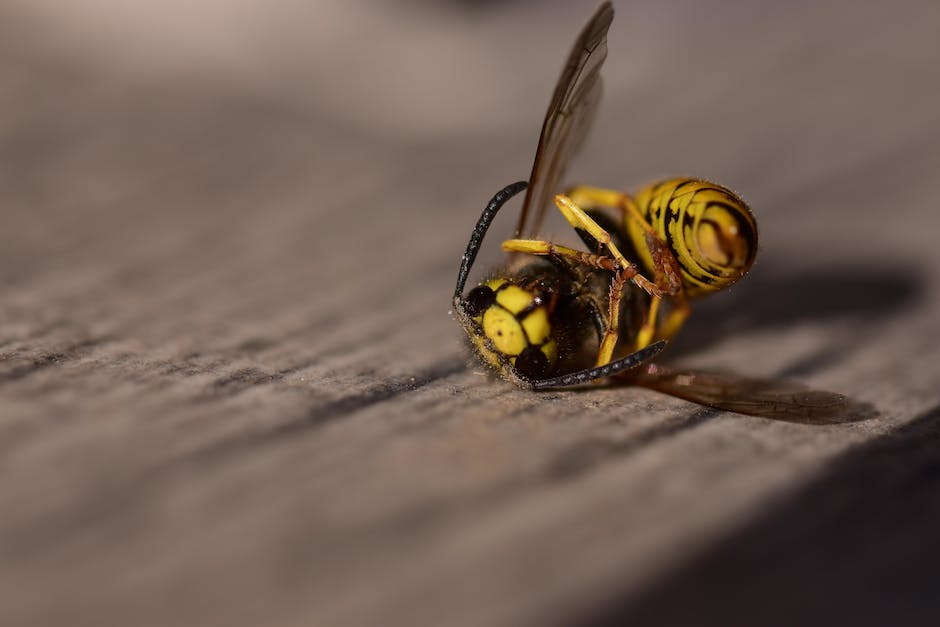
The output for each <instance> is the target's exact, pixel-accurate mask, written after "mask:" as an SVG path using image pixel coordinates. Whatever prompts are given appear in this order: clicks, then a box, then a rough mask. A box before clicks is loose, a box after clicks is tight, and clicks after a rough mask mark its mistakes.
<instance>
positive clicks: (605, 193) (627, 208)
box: [568, 185, 691, 349]
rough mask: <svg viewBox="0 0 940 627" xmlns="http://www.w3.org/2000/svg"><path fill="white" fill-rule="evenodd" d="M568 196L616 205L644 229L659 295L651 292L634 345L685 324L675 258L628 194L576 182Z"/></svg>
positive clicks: (588, 203) (669, 335) (686, 311)
mask: <svg viewBox="0 0 940 627" xmlns="http://www.w3.org/2000/svg"><path fill="white" fill-rule="evenodd" d="M568 195H569V197H570V198H571V200H572V202H574V203H575V204H583V205H586V206H595V207H597V206H599V207H614V208H618V209H620V210H621V211H622V212H623V215H624V220H634V221H636V222H637V223H638V224H639V225H640V226H641V227H642V228H643V230H644V231H646V246H647V248H648V249H649V251H650V255H651V257H652V259H653V266H654V269H653V275H654V279H655V282H656V285H657V286H658V287H659V289H660V291H661V292H662V294H661V295H657V294H653V295H652V296H653V298H652V300H651V301H650V307H649V311H648V312H647V315H646V320H645V321H644V323H643V326H642V327H640V330H639V332H638V333H637V337H636V348H638V349H639V348H643V347H644V346H647V345H649V344H650V342H652V341H653V339H654V338H667V339H669V338H672V337H673V336H674V335H675V334H676V333H678V331H679V329H680V328H681V327H682V325H683V323H685V320H686V318H688V317H689V313H690V311H691V310H690V308H689V305H688V301H687V300H686V297H685V293H684V290H683V287H682V280H681V278H680V274H679V269H678V267H677V264H676V261H675V257H674V256H672V254H671V253H670V252H669V250H668V248H667V246H666V243H665V242H664V241H663V239H662V237H660V236H659V234H658V233H657V232H656V231H655V229H653V227H652V226H651V225H650V223H649V222H647V221H646V218H645V217H644V216H643V214H642V213H640V210H639V208H637V206H636V203H635V202H634V201H633V198H631V197H630V195H629V194H625V193H623V192H620V191H617V190H612V189H602V188H599V187H589V186H586V185H579V186H577V187H573V188H571V189H570V190H568ZM665 294H669V295H670V296H672V299H671V301H670V310H669V313H668V314H667V316H666V319H665V320H664V321H663V322H662V324H661V325H659V324H658V322H659V320H658V318H659V308H660V304H661V301H662V298H661V296H662V295H665Z"/></svg>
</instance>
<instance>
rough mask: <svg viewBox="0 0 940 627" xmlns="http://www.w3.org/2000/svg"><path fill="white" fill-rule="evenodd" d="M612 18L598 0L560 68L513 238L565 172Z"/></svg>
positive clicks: (594, 88)
mask: <svg viewBox="0 0 940 627" xmlns="http://www.w3.org/2000/svg"><path fill="white" fill-rule="evenodd" d="M613 18H614V9H613V7H612V6H611V5H610V3H609V2H604V3H603V4H601V5H600V6H599V7H598V8H597V11H595V12H594V16H593V17H591V19H590V21H588V23H587V24H586V25H585V26H584V29H583V30H582V31H581V34H580V35H578V39H577V41H575V43H574V47H573V48H572V49H571V53H570V54H569V55H568V61H567V62H566V63H565V67H564V69H563V70H562V72H561V76H560V77H559V79H558V84H557V85H556V86H555V93H554V94H552V100H551V102H550V103H549V105H548V111H547V112H546V113H545V121H544V122H542V132H541V134H540V135H539V146H538V149H537V150H536V152H535V163H534V164H533V165H532V174H531V175H530V176H529V189H528V191H527V192H526V196H525V202H524V204H523V206H522V213H521V214H520V215H519V223H518V225H517V226H516V233H515V237H524V236H525V235H528V234H534V233H535V232H536V231H538V229H539V228H540V227H541V225H542V219H543V217H544V216H545V209H546V207H547V206H548V205H549V202H550V200H551V198H552V197H553V196H554V194H556V193H558V191H560V190H558V189H557V187H558V184H559V181H560V180H561V177H562V176H563V175H564V172H565V168H566V167H567V165H568V161H569V160H570V159H571V157H572V156H573V155H574V154H575V152H577V150H578V149H579V148H580V146H581V144H582V142H583V140H584V137H585V136H586V135H587V132H588V130H589V128H590V126H591V122H592V121H593V118H594V112H595V111H596V110H597V105H598V103H599V102H600V97H601V78H600V69H601V65H603V63H604V59H605V58H606V57H607V30H608V29H609V28H610V23H611V21H613Z"/></svg>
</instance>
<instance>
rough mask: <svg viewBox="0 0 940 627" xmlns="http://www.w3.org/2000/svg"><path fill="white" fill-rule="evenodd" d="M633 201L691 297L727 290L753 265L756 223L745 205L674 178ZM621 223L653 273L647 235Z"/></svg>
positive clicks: (709, 186)
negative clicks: (672, 258) (669, 253)
mask: <svg viewBox="0 0 940 627" xmlns="http://www.w3.org/2000/svg"><path fill="white" fill-rule="evenodd" d="M634 200H635V202H636V205H637V208H638V209H639V211H640V213H641V214H642V215H643V217H644V218H645V219H646V220H647V222H648V223H649V224H650V226H652V227H653V230H655V231H656V233H657V234H658V235H659V236H660V237H661V238H662V239H663V241H664V242H665V243H666V245H667V246H668V247H669V249H670V250H671V251H672V253H673V255H674V256H675V258H676V260H677V261H678V262H679V267H680V270H681V274H682V281H683V283H684V284H685V287H686V291H687V293H688V294H689V295H690V296H695V295H702V294H706V293H709V292H713V291H716V290H720V289H722V288H724V287H727V286H729V285H731V284H732V283H734V282H735V281H737V280H738V279H740V278H741V277H742V276H744V275H745V274H746V273H747V271H748V269H749V268H750V267H751V264H753V263H754V257H755V255H756V253H757V223H756V222H755V220H754V216H753V214H752V213H751V210H750V209H749V208H748V206H747V204H746V203H745V202H744V201H743V200H741V198H739V197H738V196H737V195H736V194H735V193H734V192H732V191H731V190H729V189H728V188H726V187H722V186H721V185H717V184H715V183H710V182H708V181H703V180H700V179H690V178H676V179H669V180H667V181H662V182H660V183H656V184H655V185H651V186H649V187H647V188H645V189H643V190H642V191H641V192H640V193H639V194H637V195H636V197H635V199H634ZM626 223H627V224H626V226H627V232H628V234H629V236H630V239H631V240H632V241H633V243H634V247H635V249H636V250H637V252H638V254H639V256H640V257H641V261H642V262H643V264H644V265H645V266H646V267H647V269H649V270H652V269H653V267H654V263H653V259H652V256H651V253H650V250H649V246H647V244H646V237H647V233H646V231H645V230H644V228H643V226H642V225H640V224H638V223H637V221H636V220H630V219H627V220H626Z"/></svg>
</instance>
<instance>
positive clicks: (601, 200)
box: [566, 185, 656, 235]
mask: <svg viewBox="0 0 940 627" xmlns="http://www.w3.org/2000/svg"><path fill="white" fill-rule="evenodd" d="M566 195H567V196H568V197H569V198H571V200H572V201H573V202H574V203H575V204H578V205H581V206H585V207H610V208H612V209H620V210H622V211H623V212H624V213H625V214H626V215H629V216H630V217H631V218H633V219H634V220H636V221H637V223H639V224H640V225H641V226H642V227H643V229H644V230H645V231H646V232H647V233H652V234H654V235H655V234H656V231H654V230H653V227H652V226H650V223H649V222H647V221H646V218H644V217H643V214H642V213H640V210H639V209H638V208H637V206H636V203H635V202H633V198H631V197H630V195H629V194H625V193H623V192H620V191H617V190H615V189H603V188H601V187H591V186H589V185H578V186H576V187H572V188H571V189H569V190H568V192H567V193H566Z"/></svg>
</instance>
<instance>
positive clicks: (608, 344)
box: [595, 272, 629, 366]
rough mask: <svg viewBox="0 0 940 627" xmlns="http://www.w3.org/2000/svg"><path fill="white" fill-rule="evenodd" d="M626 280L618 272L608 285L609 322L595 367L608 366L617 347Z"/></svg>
mask: <svg viewBox="0 0 940 627" xmlns="http://www.w3.org/2000/svg"><path fill="white" fill-rule="evenodd" d="M628 278H629V277H628V276H627V275H625V274H624V273H623V272H618V273H617V275H616V276H615V277H614V280H613V281H611V283H610V298H608V299H607V302H608V314H607V315H608V317H609V319H610V322H609V324H608V326H607V331H605V332H604V339H603V340H601V345H600V349H599V350H598V351H597V363H596V364H595V366H604V365H606V364H609V363H610V362H611V360H612V359H613V357H614V349H615V348H616V347H617V340H619V339H620V300H621V299H622V298H623V288H624V284H625V283H626V282H627V279H628Z"/></svg>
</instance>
